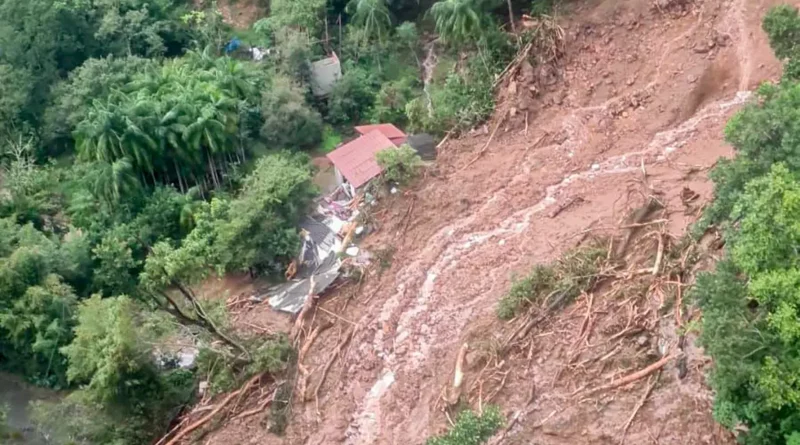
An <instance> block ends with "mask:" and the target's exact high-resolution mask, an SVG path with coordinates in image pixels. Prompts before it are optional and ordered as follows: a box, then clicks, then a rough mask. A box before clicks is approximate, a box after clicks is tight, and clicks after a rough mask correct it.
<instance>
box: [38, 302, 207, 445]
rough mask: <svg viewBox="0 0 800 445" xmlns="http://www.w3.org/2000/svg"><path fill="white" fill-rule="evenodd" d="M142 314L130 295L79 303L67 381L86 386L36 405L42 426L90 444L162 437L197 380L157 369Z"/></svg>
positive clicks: (68, 353)
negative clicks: (52, 402)
mask: <svg viewBox="0 0 800 445" xmlns="http://www.w3.org/2000/svg"><path fill="white" fill-rule="evenodd" d="M138 313H139V310H138V308H137V307H136V305H135V304H134V303H133V302H132V301H131V300H130V299H128V298H126V297H115V298H110V299H100V298H99V297H93V298H91V299H88V300H86V301H84V302H83V303H82V304H81V307H80V310H79V315H78V326H77V328H76V329H75V340H74V341H73V342H72V344H70V345H69V346H67V347H64V348H63V353H64V354H65V355H66V356H67V357H68V358H69V364H70V365H69V372H68V375H69V378H70V380H71V381H72V382H75V383H81V384H83V385H84V386H83V387H82V388H81V389H80V390H78V391H76V392H73V393H72V394H70V395H69V396H68V397H67V399H66V401H65V402H62V403H60V404H58V405H54V406H53V405H46V404H45V405H42V406H39V408H38V409H37V410H36V411H37V413H36V414H37V415H35V417H36V418H38V422H39V423H40V424H43V425H44V426H45V427H46V428H47V429H48V430H51V431H59V432H62V434H61V437H73V438H74V439H76V440H79V441H85V442H88V443H119V444H137V443H147V442H149V441H151V440H152V439H153V438H154V437H157V436H160V431H161V429H163V428H165V427H166V426H167V425H166V423H165V422H168V421H169V419H171V418H172V416H174V415H175V414H176V413H177V410H178V409H180V407H181V406H182V405H183V404H185V403H186V402H188V400H189V398H190V396H191V393H192V388H193V386H194V378H193V376H192V374H191V373H189V372H187V371H183V370H161V369H159V366H158V364H157V363H156V362H155V360H156V359H155V356H154V355H153V354H152V353H151V348H152V347H151V345H150V344H149V342H150V341H152V335H151V333H150V332H148V331H147V330H145V329H144V328H143V327H142V325H141V324H140V323H139V321H138V320H137V314H138ZM54 415H57V416H58V417H57V418H52V416H54ZM87 419H92V422H89V423H87Z"/></svg>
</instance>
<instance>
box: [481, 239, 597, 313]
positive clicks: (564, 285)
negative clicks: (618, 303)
mask: <svg viewBox="0 0 800 445" xmlns="http://www.w3.org/2000/svg"><path fill="white" fill-rule="evenodd" d="M607 254H608V251H607V250H606V249H605V247H602V244H600V243H596V244H593V245H589V246H586V247H579V248H576V249H573V250H570V251H568V252H567V253H565V254H564V256H563V257H562V258H561V259H559V260H558V261H556V262H554V263H552V264H548V265H537V266H534V268H533V270H532V271H531V273H530V274H529V275H527V276H526V277H524V278H522V279H515V280H514V282H513V283H512V285H511V288H510V289H509V291H508V292H507V293H506V294H505V295H504V296H503V297H502V298H501V299H500V301H499V302H498V305H497V310H496V313H497V316H498V317H499V318H501V319H503V320H510V319H512V318H514V317H515V316H517V315H518V314H520V313H521V312H522V311H524V310H525V309H526V308H528V307H530V306H531V305H536V304H546V309H547V310H552V309H555V308H557V307H562V306H564V305H566V304H569V303H570V302H571V301H572V300H574V299H575V298H576V297H577V296H578V295H580V294H581V292H585V291H586V290H588V289H589V288H590V287H591V286H592V285H594V283H595V282H596V280H597V274H598V273H599V272H600V268H601V266H602V264H603V262H604V261H605V259H606V256H607Z"/></svg>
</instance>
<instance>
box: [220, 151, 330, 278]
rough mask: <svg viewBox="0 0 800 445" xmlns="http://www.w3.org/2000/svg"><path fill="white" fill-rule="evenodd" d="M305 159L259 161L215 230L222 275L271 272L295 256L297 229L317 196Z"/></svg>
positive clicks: (283, 157) (285, 157)
mask: <svg viewBox="0 0 800 445" xmlns="http://www.w3.org/2000/svg"><path fill="white" fill-rule="evenodd" d="M307 162H308V158H307V157H303V156H290V155H288V154H279V155H273V156H268V157H264V158H262V159H259V160H258V162H257V163H256V168H255V170H254V171H253V174H251V175H250V176H249V177H248V179H247V180H245V183H244V186H243V188H242V192H241V194H240V195H239V196H238V197H237V198H236V199H234V200H232V201H231V202H230V206H229V210H228V212H227V215H229V217H225V218H224V219H223V221H224V223H223V224H218V225H217V238H216V246H215V255H216V258H217V260H216V264H217V266H218V267H221V268H222V270H226V271H235V270H239V271H246V270H250V269H251V268H252V269H255V270H275V269H280V267H281V266H282V264H283V263H284V262H285V261H286V260H287V259H288V258H290V257H291V256H293V255H294V254H295V252H297V249H298V248H299V238H298V235H297V229H296V228H295V227H296V224H297V222H299V220H300V217H301V216H302V215H303V214H304V213H305V211H306V206H307V205H308V204H309V203H310V202H311V198H312V197H313V196H314V195H315V193H316V188H315V186H314V185H313V183H312V182H311V170H310V168H309V167H308V164H307Z"/></svg>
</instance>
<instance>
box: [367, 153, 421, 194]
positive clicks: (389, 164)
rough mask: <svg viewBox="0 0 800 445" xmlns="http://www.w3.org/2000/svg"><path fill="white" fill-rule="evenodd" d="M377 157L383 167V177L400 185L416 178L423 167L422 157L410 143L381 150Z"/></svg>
mask: <svg viewBox="0 0 800 445" xmlns="http://www.w3.org/2000/svg"><path fill="white" fill-rule="evenodd" d="M375 158H377V160H378V165H380V166H381V168H382V169H383V179H384V180H386V181H389V182H394V183H396V184H400V185H404V184H407V183H408V182H410V181H411V180H412V179H414V178H415V177H416V176H417V174H418V173H419V169H420V167H422V159H421V158H420V157H419V155H418V154H417V152H416V150H414V149H413V148H411V147H409V146H408V145H403V146H401V147H397V148H391V149H387V150H383V151H379V152H378V153H377V154H376V155H375Z"/></svg>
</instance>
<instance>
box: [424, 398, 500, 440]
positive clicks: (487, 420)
mask: <svg viewBox="0 0 800 445" xmlns="http://www.w3.org/2000/svg"><path fill="white" fill-rule="evenodd" d="M504 423H505V419H504V418H503V414H501V413H500V409H498V408H497V407H496V406H492V405H489V406H486V407H484V410H483V413H482V414H480V415H477V414H475V413H474V412H473V411H470V410H465V411H462V412H461V413H460V414H459V415H458V418H457V419H456V424H455V425H454V426H453V427H452V428H451V429H450V431H448V432H447V433H446V434H444V435H441V436H439V437H433V438H430V439H428V440H427V441H426V442H425V445H480V444H483V443H486V441H487V440H489V438H490V437H492V436H493V435H494V433H495V432H496V431H497V430H498V429H500V427H501V426H503V424H504Z"/></svg>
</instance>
